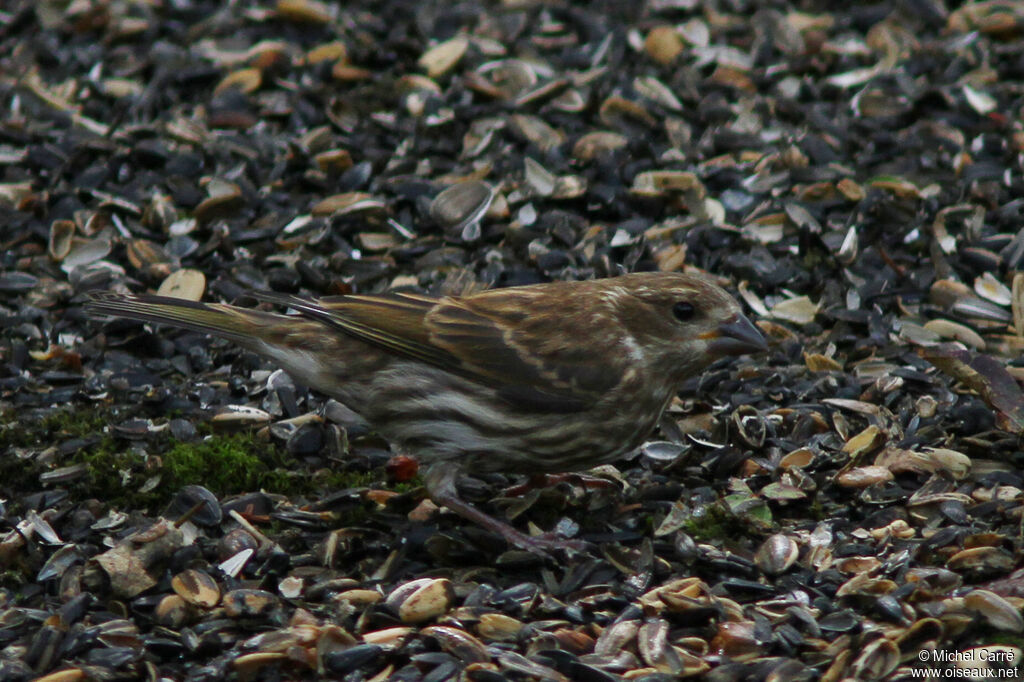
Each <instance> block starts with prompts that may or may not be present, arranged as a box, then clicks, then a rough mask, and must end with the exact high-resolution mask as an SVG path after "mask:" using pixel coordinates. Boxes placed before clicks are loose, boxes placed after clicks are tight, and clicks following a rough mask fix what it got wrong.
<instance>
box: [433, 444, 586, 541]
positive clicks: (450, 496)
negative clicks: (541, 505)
mask: <svg viewBox="0 0 1024 682" xmlns="http://www.w3.org/2000/svg"><path fill="white" fill-rule="evenodd" d="M457 475H458V469H457V468H456V467H454V466H452V465H451V463H450V462H440V463H438V464H434V465H431V466H428V467H427V468H426V470H425V471H424V472H423V481H424V484H425V485H426V488H427V494H428V495H430V499H431V500H433V501H434V503H435V504H437V505H438V506H444V507H448V508H449V509H451V510H452V511H453V512H455V513H456V514H458V515H459V516H461V517H462V518H464V519H466V520H468V521H472V522H473V523H475V524H477V525H478V526H480V527H482V528H486V529H487V530H490V531H493V532H495V533H497V534H498V535H500V536H501V537H503V538H504V539H505V541H506V542H508V543H509V544H510V545H512V546H514V547H518V548H519V549H524V550H526V551H528V552H532V553H534V554H539V555H540V556H548V555H549V552H550V551H552V550H562V551H572V552H583V551H584V550H585V549H586V548H587V546H588V545H587V543H585V542H583V541H582V540H571V539H569V538H563V537H557V536H554V535H551V534H545V535H541V536H537V537H534V536H531V535H527V534H525V533H521V532H520V531H518V530H516V529H515V528H513V527H512V526H510V525H509V524H507V523H505V522H504V521H500V520H499V519H496V518H494V517H493V516H491V515H489V514H485V513H484V512H482V511H480V510H479V509H477V508H476V507H474V506H473V505H471V504H469V503H468V502H465V501H463V500H462V499H460V498H459V495H458V492H457V491H456V489H455V479H456V476H457Z"/></svg>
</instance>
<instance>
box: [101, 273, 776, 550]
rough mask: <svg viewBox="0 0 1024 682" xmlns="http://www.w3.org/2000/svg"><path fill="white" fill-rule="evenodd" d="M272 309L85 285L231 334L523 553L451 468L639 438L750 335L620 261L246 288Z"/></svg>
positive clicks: (577, 465) (564, 455) (589, 451)
mask: <svg viewBox="0 0 1024 682" xmlns="http://www.w3.org/2000/svg"><path fill="white" fill-rule="evenodd" d="M253 296H254V297H255V298H257V299H259V300H263V301H268V302H271V303H275V304H280V305H282V306H287V307H288V308H291V309H293V310H294V311H295V312H297V313H298V314H297V315H283V314H277V313H271V312H265V311H262V310H253V309H248V308H240V307H236V306H231V305H225V304H219V303H195V302H191V301H185V300H179V299H174V298H166V297H160V296H151V295H121V294H115V293H97V294H93V298H92V301H90V302H89V303H88V304H87V307H88V310H89V311H90V312H91V313H94V314H105V315H115V316H120V317H128V318H133V319H136V320H143V321H146V322H157V323H161V324H168V325H172V326H176V327H184V328H187V329H193V330H196V331H200V332H206V333H209V334H212V335H214V336H219V337H222V338H225V339H229V340H231V341H234V342H235V343H237V344H238V345H239V346H241V347H243V348H246V349H248V350H250V351H253V352H255V353H257V354H259V355H262V356H264V357H266V358H268V359H270V360H271V361H273V362H274V363H275V364H277V365H280V366H281V367H283V368H284V369H285V370H287V371H288V372H289V373H290V374H292V375H293V376H294V377H295V379H297V380H298V381H300V382H302V383H304V384H307V385H308V386H310V387H312V388H314V389H316V390H318V391H320V392H322V393H324V394H326V395H328V396H331V397H333V398H336V399H338V400H339V401H341V402H342V403H344V404H345V405H347V406H348V407H350V408H351V409H352V410H354V411H355V412H357V413H358V414H359V415H361V416H362V417H363V418H364V419H366V421H367V422H368V423H369V424H370V425H371V426H372V427H374V428H375V429H376V430H377V431H378V432H379V433H380V434H381V435H382V436H384V437H385V438H387V439H388V440H389V441H390V442H391V443H392V444H393V445H394V446H395V447H396V448H398V449H399V450H402V451H405V452H408V453H409V454H412V455H415V456H416V458H417V459H418V460H419V461H420V462H421V463H422V464H423V465H424V482H425V484H426V488H427V492H428V494H429V495H430V497H431V499H432V500H433V501H434V502H436V503H437V504H438V505H442V506H446V507H448V508H449V509H451V510H452V511H454V512H456V513H458V514H459V515H461V516H463V517H464V518H467V519H469V520H472V521H474V522H476V523H479V524H481V525H482V526H484V527H486V528H489V529H491V530H494V531H496V532H498V533H499V534H501V535H502V536H503V537H504V538H505V539H506V540H507V541H508V542H509V543H511V544H513V545H516V546H518V547H521V548H524V549H528V550H531V551H534V552H538V553H544V552H545V550H547V549H555V548H566V547H575V545H573V543H568V542H566V541H564V540H562V539H558V538H551V537H532V536H528V535H526V534H524V533H521V532H519V531H518V530H516V529H514V528H512V527H511V526H510V525H508V524H507V523H504V522H502V521H499V520H497V519H495V518H493V517H491V516H488V515H487V514H485V513H484V512H482V511H480V510H479V509H477V508H476V507H474V506H472V505H470V504H468V503H466V502H464V501H463V500H461V499H460V498H459V497H458V495H457V493H456V488H455V481H456V479H457V477H458V475H459V474H460V472H463V471H465V472H491V471H500V472H519V473H527V474H536V473H544V472H567V471H578V470H581V469H588V468H591V467H594V466H597V465H599V464H604V463H607V462H611V461H613V460H615V459H617V458H618V457H620V456H621V455H623V454H625V453H627V452H629V451H630V450H632V449H634V448H636V447H637V446H638V445H640V444H641V443H642V442H643V441H644V439H645V438H646V437H647V436H648V435H649V434H650V433H651V431H652V430H653V429H654V427H655V425H656V424H657V422H658V419H659V417H660V416H661V413H662V411H663V410H664V409H665V407H666V406H667V405H668V403H669V401H671V399H672V397H673V396H674V395H675V394H676V392H677V391H678V390H679V388H680V386H681V384H682V383H683V382H684V381H685V380H686V379H688V378H689V377H692V376H694V375H696V374H699V373H700V372H701V370H703V369H704V368H705V367H706V366H707V365H708V364H709V363H710V362H712V361H713V360H715V359H717V358H719V357H722V356H725V355H734V354H741V353H748V352H754V351H760V350H764V349H765V342H764V338H763V337H762V336H761V334H760V332H758V330H757V328H756V327H755V326H754V325H753V324H752V323H751V322H750V320H748V319H747V318H746V317H745V316H744V315H743V314H742V313H741V311H740V307H739V304H738V303H737V302H736V300H735V299H734V298H733V297H732V296H730V295H729V294H728V293H726V292H725V291H724V290H723V289H721V288H720V287H718V286H716V285H715V284H713V283H711V282H710V281H708V280H707V279H706V278H703V277H699V276H694V275H687V274H680V273H636V274H631V275H622V276H620V277H615V278H611V279H601V280H591V281H585V282H552V283H548V284H535V285H530V286H520V287H510V288H507V289H495V290H491V291H485V292H482V293H476V294H471V295H468V296H463V297H443V298H432V297H428V296H421V295H417V294H402V293H395V294H383V295H374V296H363V295H353V296H339V297H328V298H321V299H318V300H306V299H301V298H296V297H292V296H287V295H279V294H272V293H254V294H253Z"/></svg>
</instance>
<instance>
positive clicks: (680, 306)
mask: <svg viewBox="0 0 1024 682" xmlns="http://www.w3.org/2000/svg"><path fill="white" fill-rule="evenodd" d="M672 314H673V315H675V317H676V319H677V320H679V321H680V322H689V321H690V320H692V319H693V316H694V315H696V314H697V309H696V308H694V307H693V304H692V303H687V302H686V301H679V302H678V303H675V304H673V305H672Z"/></svg>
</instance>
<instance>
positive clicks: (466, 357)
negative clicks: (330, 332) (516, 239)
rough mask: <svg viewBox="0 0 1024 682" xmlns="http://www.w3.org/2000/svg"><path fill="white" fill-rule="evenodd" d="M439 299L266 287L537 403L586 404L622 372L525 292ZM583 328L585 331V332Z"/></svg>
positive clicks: (285, 300) (552, 406) (309, 313)
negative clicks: (312, 294)
mask: <svg viewBox="0 0 1024 682" xmlns="http://www.w3.org/2000/svg"><path fill="white" fill-rule="evenodd" d="M498 293H499V292H489V293H488V295H486V296H471V297H467V298H442V299H435V298H430V297H427V296H419V295H415V294H390V295H383V296H342V297H337V298H324V299H320V300H319V301H315V302H314V301H306V300H302V299H296V298H291V297H283V296H277V295H264V294H259V295H258V298H261V299H263V300H269V301H272V302H275V303H279V304H282V305H287V306H289V307H291V308H293V309H294V310H296V311H297V312H299V313H300V314H302V315H304V316H306V317H310V318H314V319H317V320H320V321H321V322H324V323H325V324H328V325H330V326H332V327H335V328H337V329H339V330H341V331H343V332H344V333H346V334H348V335H350V336H353V337H355V338H357V339H359V340H361V341H364V342H366V343H369V344H372V345H374V346H378V347H381V348H385V349H387V350H389V351H391V352H393V353H396V354H398V355H402V356H405V357H409V358H414V359H416V360H421V361H423V362H426V363H429V364H431V365H434V366H436V367H440V368H443V369H445V370H448V371H450V372H452V373H454V374H457V375H459V376H463V377H465V378H468V379H472V380H474V381H479V382H481V383H484V384H486V385H488V386H492V387H494V388H495V389H497V390H498V392H499V394H500V395H502V396H503V397H505V398H507V399H508V400H510V401H513V402H516V403H519V404H525V405H531V406H534V407H536V408H537V409H543V410H551V411H564V412H572V411H576V410H581V409H585V408H586V407H587V406H588V405H590V404H592V403H593V402H594V401H595V400H597V399H598V398H599V397H600V396H601V395H602V394H603V393H604V392H605V391H607V390H608V389H610V388H612V387H613V386H614V385H616V384H617V383H618V381H619V380H620V379H621V373H616V372H615V371H614V370H613V368H611V367H608V366H602V364H601V363H597V362H595V361H594V357H593V354H592V353H591V352H589V351H588V346H589V344H588V343H587V342H586V341H584V339H583V338H582V336H583V335H585V332H583V330H580V329H578V328H576V327H575V325H574V323H573V321H572V320H571V319H569V318H568V317H567V316H566V315H565V314H564V313H565V311H563V310H558V309H552V304H551V303H548V302H547V301H545V299H544V298H543V297H535V296H531V295H528V294H525V293H523V292H517V293H516V294H514V295H508V296H502V295H495V294H498ZM581 332H582V334H581Z"/></svg>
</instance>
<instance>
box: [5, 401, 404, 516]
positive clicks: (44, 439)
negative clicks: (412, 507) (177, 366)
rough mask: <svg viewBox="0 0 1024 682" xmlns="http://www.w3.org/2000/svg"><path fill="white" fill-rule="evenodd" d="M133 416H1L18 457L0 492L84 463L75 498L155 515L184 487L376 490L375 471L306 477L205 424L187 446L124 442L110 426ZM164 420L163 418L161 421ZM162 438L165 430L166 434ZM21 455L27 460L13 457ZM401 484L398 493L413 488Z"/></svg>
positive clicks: (8, 445)
mask: <svg viewBox="0 0 1024 682" xmlns="http://www.w3.org/2000/svg"><path fill="white" fill-rule="evenodd" d="M131 416H133V415H132V414H126V413H114V412H112V411H111V410H109V409H106V408H103V407H95V408H91V409H90V408H89V407H82V406H76V409H74V410H61V411H52V410H47V411H46V412H45V414H42V415H41V416H39V418H38V419H36V418H33V415H32V414H25V413H21V414H15V413H14V411H13V410H6V411H4V412H3V413H0V449H2V450H4V451H6V452H10V451H11V450H12V449H13V450H14V452H15V456H9V457H4V458H0V494H2V495H3V496H5V497H9V498H14V499H17V498H18V496H19V495H18V493H19V492H20V493H22V494H23V493H24V492H25V491H31V490H38V489H40V488H41V487H42V486H41V485H40V482H39V476H40V474H42V473H44V472H46V471H49V470H51V469H52V468H53V467H67V466H72V465H75V464H85V465H86V474H85V475H84V476H83V477H81V478H79V479H76V480H75V481H74V482H73V483H71V484H70V485H69V486H68V489H69V492H70V493H71V495H72V497H73V498H75V499H88V498H96V499H100V500H103V501H105V502H108V503H110V504H112V505H114V506H117V507H126V508H131V509H148V510H149V511H151V512H153V511H158V510H159V509H160V508H162V507H163V506H164V505H166V504H167V502H168V501H169V500H170V498H171V497H172V496H173V495H174V494H175V493H177V491H178V490H180V489H181V487H182V486H185V485H189V484H198V485H202V486H204V487H206V488H208V489H209V490H210V491H211V492H213V493H214V494H215V495H217V496H224V495H230V494H234V493H240V492H248V491H255V490H260V489H264V490H267V491H268V492H272V493H278V494H282V495H289V496H308V497H317V496H319V495H321V494H323V493H326V492H331V491H334V490H339V489H343V488H356V487H365V486H368V485H373V484H374V483H375V482H377V481H379V480H380V477H381V475H380V472H365V471H352V470H345V469H344V468H340V469H338V470H335V469H330V468H323V469H320V470H317V471H309V470H306V469H303V468H301V467H299V466H297V465H296V464H297V463H296V461H295V460H294V459H293V458H291V457H290V456H289V455H288V454H287V453H286V452H285V451H284V450H283V449H282V448H280V447H278V446H277V445H275V444H273V443H268V442H264V441H261V440H258V439H256V438H254V437H253V436H252V435H251V434H245V433H241V434H239V433H235V434H222V433H215V432H213V431H212V429H211V428H210V427H209V425H208V424H200V425H199V427H198V431H199V433H200V434H204V436H205V437H203V438H201V439H200V440H196V441H192V442H181V441H176V440H174V439H172V438H169V437H167V438H165V437H164V436H162V435H161V436H157V437H152V438H148V439H146V440H144V441H134V442H133V441H128V440H125V439H123V438H120V437H118V436H117V435H116V434H114V433H111V432H110V431H109V429H108V428H107V426H108V425H109V424H111V423H120V422H123V421H124V420H125V419H128V418H130V417H131ZM161 421H162V419H161ZM165 433H166V432H165ZM76 438H82V439H84V441H83V442H82V443H81V444H80V447H78V449H76V450H75V451H74V452H73V453H71V454H68V455H66V456H63V457H59V458H52V457H51V458H43V459H44V460H45V464H40V463H39V462H40V459H39V458H38V455H39V453H41V452H43V451H45V450H46V449H47V448H50V447H51V446H56V445H59V444H60V443H63V442H66V441H69V440H70V439H76ZM19 453H24V454H25V455H28V456H25V457H19V456H17V455H18V454H19ZM415 485H416V483H415V482H410V483H405V484H401V485H399V486H396V487H395V489H396V490H398V491H399V492H401V491H404V490H408V489H411V488H413V487H415Z"/></svg>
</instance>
